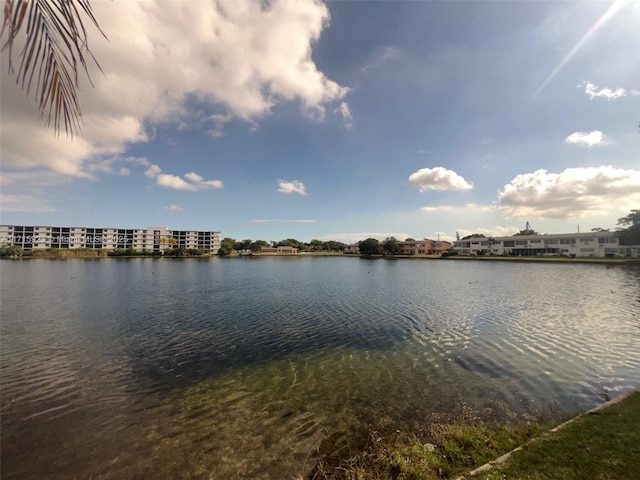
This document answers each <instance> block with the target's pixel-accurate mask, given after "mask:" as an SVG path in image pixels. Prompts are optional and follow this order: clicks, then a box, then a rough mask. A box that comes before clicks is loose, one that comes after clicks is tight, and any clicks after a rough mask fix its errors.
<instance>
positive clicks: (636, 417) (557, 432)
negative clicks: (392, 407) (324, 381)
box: [308, 390, 640, 480]
mask: <svg viewBox="0 0 640 480" xmlns="http://www.w3.org/2000/svg"><path fill="white" fill-rule="evenodd" d="M479 418H480V417H477V416H474V417H473V419H469V418H467V419H461V420H457V421H454V422H451V421H446V418H443V419H442V420H444V421H434V422H431V423H429V424H428V425H425V426H424V429H421V430H422V432H421V434H420V436H418V435H406V434H403V433H402V432H400V431H398V430H393V428H392V427H391V429H390V428H388V427H389V424H390V421H388V420H385V419H383V420H381V422H380V423H379V424H378V425H377V426H376V428H375V429H373V430H372V431H371V432H370V433H369V438H368V441H367V442H365V443H363V444H361V445H349V444H342V445H340V446H339V447H340V448H339V449H337V450H335V451H332V450H331V449H330V448H328V447H327V446H325V445H321V446H320V453H321V454H322V455H323V457H322V460H321V461H320V463H319V464H318V465H317V466H316V468H315V469H314V471H313V472H312V473H311V475H310V476H309V477H308V478H309V479H311V480H320V479H323V480H325V479H344V480H365V479H367V480H369V479H371V480H373V479H380V480H382V479H385V480H386V479H394V480H396V479H397V480H435V479H454V478H458V479H462V478H474V479H480V480H512V479H533V480H578V479H586V478H598V479H612V480H613V479H616V480H617V479H620V480H632V479H636V478H638V472H640V390H637V391H636V392H634V393H632V394H630V395H628V396H626V397H624V398H623V399H622V400H621V401H614V402H611V404H605V405H603V406H602V407H601V408H599V409H596V410H594V411H591V412H589V413H586V414H584V415H581V416H578V417H575V418H573V419H572V420H570V421H568V422H567V423H565V424H562V425H561V426H560V427H558V428H552V427H554V426H555V425H557V424H558V423H560V422H561V421H562V419H561V418H560V416H559V415H558V414H556V415H555V416H549V415H546V416H540V417H538V418H531V419H530V420H529V421H522V419H520V420H516V421H513V420H511V421H509V420H507V421H505V420H504V419H503V420H501V421H498V420H496V421H486V420H481V419H479ZM523 445H524V447H523V448H518V447H521V446H523ZM333 448H334V449H335V446H333ZM516 448H518V449H517V450H515V451H514V452H513V453H511V454H510V456H509V458H508V460H506V461H504V462H502V463H499V464H496V465H494V466H493V468H490V469H487V470H484V471H481V472H480V471H478V472H473V470H474V469H477V468H478V467H481V466H482V465H485V464H487V463H488V462H493V461H494V460H495V459H497V458H498V457H500V456H502V455H504V454H505V453H507V452H511V451H513V450H514V449H516ZM505 457H506V455H505ZM483 469H484V467H483V468H482V469H480V470H483ZM471 472H473V473H471Z"/></svg>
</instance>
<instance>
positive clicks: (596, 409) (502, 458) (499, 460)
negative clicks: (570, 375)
mask: <svg viewBox="0 0 640 480" xmlns="http://www.w3.org/2000/svg"><path fill="white" fill-rule="evenodd" d="M635 392H640V388H635V389H633V390H631V391H629V392H627V393H623V394H622V395H618V396H617V397H616V398H614V399H612V400H609V401H608V402H605V403H603V404H601V405H598V406H597V407H594V408H592V409H591V410H589V411H587V412H584V413H581V414H580V415H576V416H575V417H573V418H571V419H570V420H567V421H566V422H564V423H561V424H560V425H558V426H557V427H555V428H552V429H551V430H549V431H548V432H547V433H544V434H542V435H541V436H540V437H536V438H533V439H531V440H529V441H528V442H527V443H525V444H524V445H522V446H520V447H518V448H514V449H513V450H511V451H510V452H507V453H505V454H504V455H502V456H500V457H498V458H496V459H495V460H492V461H491V462H488V463H485V464H484V465H481V466H479V467H478V468H476V469H474V470H471V471H470V472H468V473H466V474H464V475H462V476H460V477H458V478H456V479H455V480H465V479H467V478H473V477H475V476H476V475H478V474H480V473H483V472H486V471H488V470H491V469H492V468H493V467H494V466H495V465H500V464H501V463H504V462H506V461H507V460H509V458H511V455H513V454H514V452H517V451H519V450H522V449H523V448H525V447H526V446H527V445H531V444H532V443H535V442H538V441H540V440H542V439H544V438H546V437H548V436H549V435H551V434H552V433H555V432H557V431H558V430H562V429H563V428H564V427H566V426H567V425H570V424H572V423H573V422H575V421H576V420H578V419H579V418H582V417H584V416H587V415H592V414H597V413H599V412H600V411H601V410H605V409H606V408H608V407H610V406H611V405H615V404H616V403H620V402H621V401H622V400H624V399H625V398H627V397H629V396H630V395H632V394H634V393H635Z"/></svg>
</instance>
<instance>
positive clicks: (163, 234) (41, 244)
mask: <svg viewBox="0 0 640 480" xmlns="http://www.w3.org/2000/svg"><path fill="white" fill-rule="evenodd" d="M0 245H3V246H4V245H11V246H18V247H22V248H23V249H24V250H38V249H47V248H68V249H74V248H95V249H98V248H99V249H104V250H115V249H127V248H133V249H134V250H140V251H142V250H145V251H148V252H164V251H165V250H167V249H170V248H180V247H184V248H187V249H192V248H193V249H199V250H202V251H203V252H205V253H213V254H215V253H218V249H219V248H220V232H216V231H195V230H170V229H168V228H167V227H147V228H146V229H142V228H131V229H127V228H93V227H51V226H25V225H0Z"/></svg>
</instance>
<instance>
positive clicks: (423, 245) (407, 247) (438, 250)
mask: <svg viewBox="0 0 640 480" xmlns="http://www.w3.org/2000/svg"><path fill="white" fill-rule="evenodd" d="M398 247H400V254H401V255H442V254H443V253H444V252H446V251H447V250H449V249H450V248H451V242H446V241H440V240H429V239H428V238H425V239H424V240H410V241H405V242H398Z"/></svg>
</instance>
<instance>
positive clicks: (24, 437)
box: [0, 257, 640, 480]
mask: <svg viewBox="0 0 640 480" xmlns="http://www.w3.org/2000/svg"><path fill="white" fill-rule="evenodd" d="M0 268H1V277H0V299H1V302H2V303H1V310H0V314H1V318H0V333H1V335H2V337H1V342H2V343H1V351H0V362H1V363H0V366H1V375H0V381H1V387H2V389H1V407H2V410H1V421H2V424H1V436H2V438H1V440H2V452H1V462H2V477H3V478H20V479H38V480H40V479H43V478H48V479H69V478H78V479H88V478H93V479H99V478H117V479H155V478H158V479H160V478H206V479H208V478H212V479H218V478H219V479H233V478H246V479H290V478H293V477H294V476H297V475H302V474H304V473H305V472H308V471H309V470H310V469H311V468H312V467H313V465H314V464H315V462H316V461H317V460H318V447H319V446H320V445H323V446H326V445H327V444H335V445H338V446H339V445H340V444H341V442H343V443H344V442H347V441H348V439H349V438H350V436H352V435H354V434H355V433H354V432H359V431H361V430H363V429H366V428H369V427H371V426H375V425H376V422H379V421H380V419H382V418H386V419H387V420H388V421H390V422H393V424H394V425H397V428H398V429H400V430H402V431H403V432H404V431H408V432H410V431H411V429H412V428H416V425H420V424H421V422H424V421H427V420H428V419H429V418H431V417H432V416H433V415H449V416H451V417H454V416H456V415H460V412H462V411H463V410H464V409H465V408H466V409H471V411H478V412H485V413H486V412H488V411H489V412H493V414H494V415H495V416H497V417H499V418H502V417H504V418H516V417H517V418H526V415H533V414H534V413H535V412H540V411H560V412H566V413H573V412H577V411H580V410H585V409H588V408H591V407H593V406H595V405H597V404H599V403H602V402H603V400H602V398H601V397H602V396H603V395H604V394H607V395H609V396H610V397H614V396H617V395H619V394H621V393H623V392H626V391H628V390H631V389H633V388H635V387H637V386H638V385H640V348H638V346H639V345H640V267H638V266H617V265H616V266H607V265H588V264H555V263H517V262H498V261H496V262H493V261H491V262H488V261H455V260H448V261H447V260H418V259H396V260H393V259H364V258H357V257H344V258H343V257H315V258H312V257H283V258H273V257H271V258H231V259H224V258H211V259H152V258H142V259H98V260H93V259H77V260H62V261H60V260H16V261H10V260H8V261H2V262H1V263H0Z"/></svg>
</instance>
